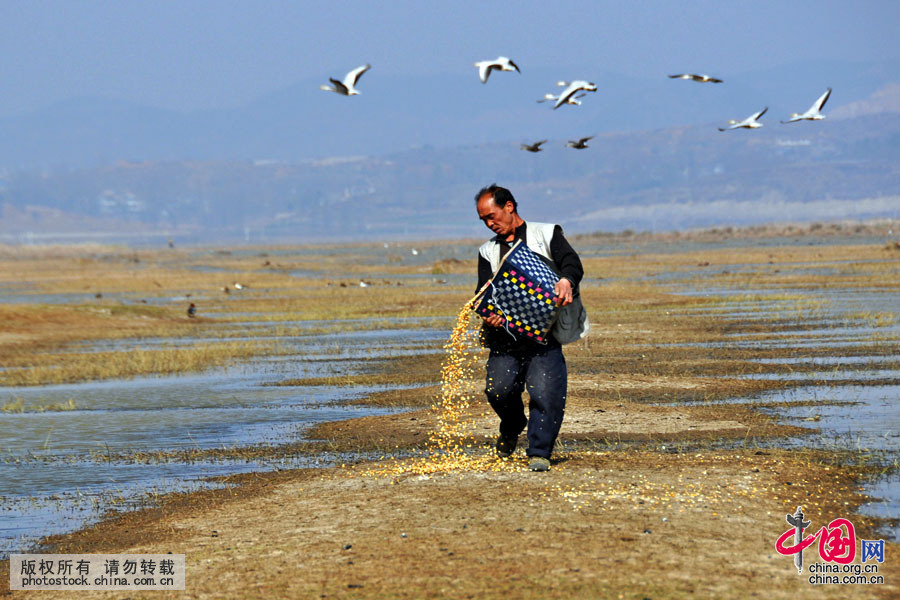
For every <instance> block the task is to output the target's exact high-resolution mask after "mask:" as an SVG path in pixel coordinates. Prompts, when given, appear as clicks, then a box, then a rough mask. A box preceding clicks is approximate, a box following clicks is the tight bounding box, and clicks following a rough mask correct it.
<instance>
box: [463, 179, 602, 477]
mask: <svg viewBox="0 0 900 600" xmlns="http://www.w3.org/2000/svg"><path fill="white" fill-rule="evenodd" d="M475 203H476V208H477V210H478V217H479V218H480V219H481V220H482V222H483V223H484V224H485V225H486V226H487V227H488V229H490V230H491V231H493V232H494V233H495V234H496V235H495V236H494V237H493V238H491V239H490V240H488V241H487V242H485V243H484V244H483V245H482V246H481V248H480V249H479V251H478V288H477V289H478V290H480V289H481V288H482V287H483V286H484V284H485V283H487V281H488V280H490V279H491V277H492V276H493V273H494V272H495V271H496V269H497V267H498V266H499V264H500V262H501V261H502V259H503V257H504V256H506V253H507V252H509V250H510V248H511V247H512V245H513V244H515V242H516V240H523V243H525V244H527V245H528V247H529V248H530V249H531V250H533V251H534V252H535V253H537V254H538V255H540V256H542V257H544V258H545V259H547V261H549V263H552V266H553V267H555V270H556V272H558V273H559V274H560V279H559V281H557V282H556V285H555V286H554V293H555V294H556V295H557V296H558V297H559V298H560V306H567V305H569V304H571V303H572V299H573V294H574V293H575V290H576V289H577V287H578V284H579V283H580V282H581V278H582V276H583V275H584V269H583V268H582V266H581V260H580V259H579V258H578V255H577V254H576V253H575V251H574V250H573V249H572V246H570V245H569V242H568V241H566V238H565V237H563V233H562V228H561V227H560V226H559V225H552V224H549V223H526V222H525V221H524V220H523V219H522V218H521V217H520V216H519V213H518V211H517V208H518V204H517V203H516V200H515V198H513V195H512V193H511V192H510V191H509V190H507V189H506V188H502V187H500V186H498V185H496V184H492V185H490V186H488V187H485V188H482V189H481V190H479V192H478V194H476V195H475ZM504 324H505V321H504V319H503V317H501V316H500V315H494V314H492V315H491V316H490V317H487V318H484V324H483V325H482V339H483V341H484V344H485V345H486V346H487V347H488V348H489V349H490V357H489V358H488V362H487V385H486V387H485V394H486V395H487V399H488V402H489V403H490V405H491V407H492V408H493V409H494V412H496V413H497V416H499V417H500V435H499V437H498V438H497V446H496V448H497V454H498V455H500V456H502V457H506V456H510V455H511V454H512V453H513V451H515V449H516V444H517V443H518V439H519V434H520V433H521V432H522V431H523V430H524V429H525V427H526V425H527V426H528V450H527V451H526V454H527V456H529V458H530V459H529V463H528V466H529V468H530V469H531V470H532V471H547V470H548V469H549V468H550V455H551V454H552V452H553V445H554V443H555V442H556V437H557V435H558V434H559V428H560V426H561V425H562V419H563V412H564V411H565V407H566V385H567V375H566V361H565V358H564V357H563V353H562V346H561V344H560V343H559V341H557V339H556V338H555V337H554V335H549V336H546V340H547V343H546V345H543V344H539V343H538V342H535V341H533V340H532V339H530V338H528V337H522V338H514V337H513V336H512V335H511V334H510V333H509V332H508V331H507V330H506V329H505V328H504V327H503V325H504ZM578 325H579V326H580V327H581V329H580V331H578V332H577V335H578V336H583V335H584V333H585V332H586V331H587V327H586V323H583V322H582V323H579V324H578ZM551 333H554V331H553V330H551ZM563 339H564V341H569V340H568V339H566V338H565V337H563ZM526 388H527V389H528V394H529V396H530V397H531V401H530V403H529V405H528V418H526V417H525V411H524V406H523V404H522V391H523V390H524V389H526Z"/></svg>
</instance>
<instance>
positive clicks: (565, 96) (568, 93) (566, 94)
mask: <svg viewBox="0 0 900 600" xmlns="http://www.w3.org/2000/svg"><path fill="white" fill-rule="evenodd" d="M577 91H578V87H576V86H575V85H570V86H569V87H567V88H566V89H565V90H563V93H562V94H560V95H559V98H558V99H557V100H556V104H554V105H553V110H556V109H557V108H559V107H560V106H562V105H563V104H565V103H566V102H568V101H569V98H571V97H572V95H573V94H574V93H575V92H577Z"/></svg>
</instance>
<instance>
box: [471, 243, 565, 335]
mask: <svg viewBox="0 0 900 600" xmlns="http://www.w3.org/2000/svg"><path fill="white" fill-rule="evenodd" d="M557 281H559V276H558V275H557V274H556V273H554V272H553V270H552V269H551V268H550V267H549V266H548V265H547V264H546V263H545V262H544V261H543V259H541V257H540V256H538V255H537V254H535V252H534V251H532V250H531V249H530V248H529V247H528V246H527V245H526V244H524V243H523V242H522V240H518V241H516V243H515V244H514V245H513V247H512V248H511V249H510V251H509V252H507V254H506V256H505V257H504V259H503V260H502V261H501V262H500V266H498V267H497V271H496V272H495V273H494V275H493V277H491V280H490V281H488V282H487V283H486V284H485V285H484V287H483V288H481V290H480V291H479V293H478V295H477V296H476V297H475V298H474V299H473V301H472V304H473V306H474V310H475V312H476V313H477V314H479V315H481V316H485V317H486V316H488V315H489V314H491V313H493V314H496V315H500V316H501V317H503V318H504V319H506V327H505V329H506V331H507V332H508V333H510V334H511V335H512V336H513V337H515V338H516V339H520V338H523V337H528V338H531V339H533V340H534V341H536V342H538V343H539V344H546V343H547V334H548V332H549V331H550V327H552V326H553V322H554V321H555V320H556V315H557V313H558V312H559V298H558V297H557V296H556V294H555V293H554V291H553V288H554V286H555V285H556V282H557ZM476 303H477V304H476Z"/></svg>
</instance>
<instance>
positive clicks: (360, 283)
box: [359, 281, 369, 287]
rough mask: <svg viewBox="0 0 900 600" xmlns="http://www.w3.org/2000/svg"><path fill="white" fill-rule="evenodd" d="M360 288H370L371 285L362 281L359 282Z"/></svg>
mask: <svg viewBox="0 0 900 600" xmlns="http://www.w3.org/2000/svg"><path fill="white" fill-rule="evenodd" d="M359 287H369V284H368V283H366V282H365V281H360V282H359Z"/></svg>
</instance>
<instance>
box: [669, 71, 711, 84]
mask: <svg viewBox="0 0 900 600" xmlns="http://www.w3.org/2000/svg"><path fill="white" fill-rule="evenodd" d="M669 79H684V80H687V81H696V82H699V83H722V80H721V79H716V78H715V77H710V76H709V75H695V74H694V73H679V74H678V75H669Z"/></svg>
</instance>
